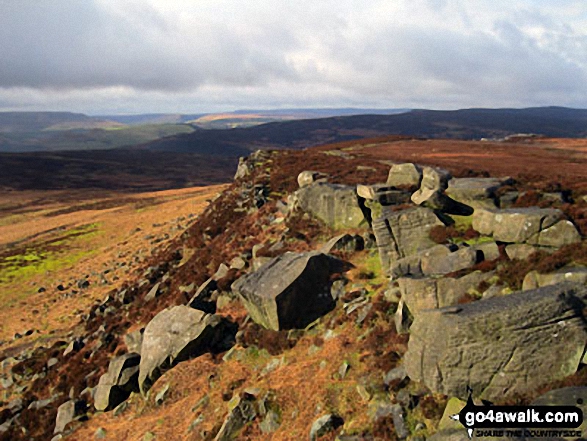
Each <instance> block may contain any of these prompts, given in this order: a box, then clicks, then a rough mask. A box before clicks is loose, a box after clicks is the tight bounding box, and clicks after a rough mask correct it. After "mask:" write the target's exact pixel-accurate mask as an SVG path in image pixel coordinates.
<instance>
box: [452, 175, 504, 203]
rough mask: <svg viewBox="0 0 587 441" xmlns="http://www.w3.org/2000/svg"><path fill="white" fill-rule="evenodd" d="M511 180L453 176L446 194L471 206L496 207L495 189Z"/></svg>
mask: <svg viewBox="0 0 587 441" xmlns="http://www.w3.org/2000/svg"><path fill="white" fill-rule="evenodd" d="M511 182H512V180H511V179H510V178H453V179H451V180H450V181H449V183H448V188H447V189H446V194H447V195H448V196H450V197H451V198H452V199H454V200H455V201H458V202H462V203H463V204H467V205H470V206H471V207H473V208H496V191H497V190H499V188H501V187H502V186H504V185H508V184H510V183H511Z"/></svg>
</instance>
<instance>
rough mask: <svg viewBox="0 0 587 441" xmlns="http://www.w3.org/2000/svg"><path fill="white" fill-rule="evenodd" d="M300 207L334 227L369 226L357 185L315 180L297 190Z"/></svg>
mask: <svg viewBox="0 0 587 441" xmlns="http://www.w3.org/2000/svg"><path fill="white" fill-rule="evenodd" d="M295 199H296V200H297V204H298V206H299V208H301V209H302V210H303V211H304V212H306V213H308V214H310V215H311V216H312V217H315V218H317V219H319V220H321V221H322V222H324V223H325V224H326V225H328V226H329V227H331V228H334V229H344V228H359V227H366V226H368V222H367V219H366V218H365V215H364V213H363V210H362V209H361V206H360V205H359V197H358V196H357V191H356V188H355V187H350V186H347V185H338V184H329V183H327V182H314V183H312V184H309V185H306V186H304V187H302V188H300V189H298V190H297V191H296V192H295Z"/></svg>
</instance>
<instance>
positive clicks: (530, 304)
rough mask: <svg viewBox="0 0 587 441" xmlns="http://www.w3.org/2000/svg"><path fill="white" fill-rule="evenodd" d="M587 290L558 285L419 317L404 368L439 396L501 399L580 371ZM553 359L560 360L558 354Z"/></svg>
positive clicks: (580, 286) (569, 285)
mask: <svg viewBox="0 0 587 441" xmlns="http://www.w3.org/2000/svg"><path fill="white" fill-rule="evenodd" d="M586 298H587V287H586V286H583V285H576V284H567V283H565V284H560V285H553V286H548V287H544V288H540V289H537V290H532V291H522V292H517V293H513V294H510V295H507V296H503V297H493V298H490V299H487V300H481V301H477V302H473V303H469V304H465V305H459V306H453V307H448V308H443V309H438V310H428V311H422V312H420V313H419V314H418V315H417V316H416V317H415V320H414V323H413V324H412V327H411V330H410V331H411V335H410V341H409V345H408V351H407V353H406V356H405V360H404V365H405V367H406V371H407V372H408V375H409V376H410V378H411V379H412V380H415V381H418V382H421V383H424V384H425V385H426V386H427V387H428V388H430V389H431V390H432V391H434V392H438V393H443V394H445V395H450V396H457V397H460V398H466V397H467V388H468V387H471V388H472V390H473V393H474V395H475V396H478V397H481V398H484V399H488V400H496V399H500V400H503V399H504V398H507V397H512V396H515V395H522V396H523V395H525V394H527V393H529V392H533V391H535V390H536V389H537V388H539V387H541V386H544V385H546V384H549V383H551V382H553V381H556V380H560V379H562V378H564V377H566V376H569V375H571V374H573V373H575V372H576V370H577V368H578V366H579V362H580V360H581V357H582V355H583V351H584V349H585V343H586V341H587V330H586V329H585V317H584V316H583V315H582V310H583V308H584V307H585V301H586ZM553 354H556V356H553Z"/></svg>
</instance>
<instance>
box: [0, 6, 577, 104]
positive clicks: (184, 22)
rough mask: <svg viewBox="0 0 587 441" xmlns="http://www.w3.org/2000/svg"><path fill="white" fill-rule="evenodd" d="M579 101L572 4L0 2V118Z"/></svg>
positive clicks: (574, 21)
mask: <svg viewBox="0 0 587 441" xmlns="http://www.w3.org/2000/svg"><path fill="white" fill-rule="evenodd" d="M545 105H557V106H568V107H576V108H587V2H585V1H582V0H573V1H571V0H556V1H554V0H515V1H512V0H466V1H465V0H461V1H457V0H368V1H365V0H362V1H358V0H296V1H286V0H245V1H243V0H0V111H40V110H54V111H74V112H83V113H87V114H94V115H96V114H125V113H200V112H220V111H230V110H236V109H251V108H252V109H272V108H308V107H318V108H325V107H363V108H432V109H456V108H468V107H532V106H545Z"/></svg>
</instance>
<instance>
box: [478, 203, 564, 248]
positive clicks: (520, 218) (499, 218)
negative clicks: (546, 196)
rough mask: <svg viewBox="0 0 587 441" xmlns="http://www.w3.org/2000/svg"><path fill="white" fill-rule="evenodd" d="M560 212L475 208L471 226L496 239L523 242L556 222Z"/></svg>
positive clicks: (535, 208)
mask: <svg viewBox="0 0 587 441" xmlns="http://www.w3.org/2000/svg"><path fill="white" fill-rule="evenodd" d="M562 215H563V214H562V212H561V211H560V210H557V209H554V208H537V207H529V208H508V209H504V210H499V209H477V210H475V212H474V213H473V228H474V229H475V230H476V231H478V232H479V233H481V234H484V235H487V236H493V238H494V239H495V240H497V241H501V242H511V243H524V242H526V241H528V240H529V239H530V238H532V237H533V236H535V235H538V233H540V232H541V231H543V230H546V229H547V228H548V227H551V226H553V225H554V224H556V223H557V222H558V221H559V220H560V219H561V217H562Z"/></svg>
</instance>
